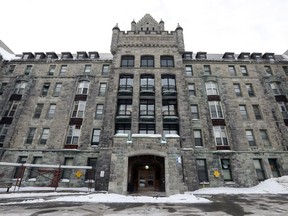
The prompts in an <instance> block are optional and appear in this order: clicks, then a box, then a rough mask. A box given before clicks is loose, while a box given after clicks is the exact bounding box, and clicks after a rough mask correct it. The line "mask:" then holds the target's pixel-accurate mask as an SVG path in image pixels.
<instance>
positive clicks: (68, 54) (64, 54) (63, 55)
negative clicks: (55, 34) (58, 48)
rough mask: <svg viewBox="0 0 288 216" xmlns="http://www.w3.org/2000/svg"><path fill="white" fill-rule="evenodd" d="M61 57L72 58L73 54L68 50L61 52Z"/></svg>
mask: <svg viewBox="0 0 288 216" xmlns="http://www.w3.org/2000/svg"><path fill="white" fill-rule="evenodd" d="M61 58H62V59H73V55H72V54H71V53H70V52H62V56H61Z"/></svg>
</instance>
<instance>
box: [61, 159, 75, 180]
mask: <svg viewBox="0 0 288 216" xmlns="http://www.w3.org/2000/svg"><path fill="white" fill-rule="evenodd" d="M64 165H66V166H72V165H73V158H70V157H65V159H64ZM71 173H72V169H65V168H64V169H63V170H62V176H61V179H70V175H71Z"/></svg>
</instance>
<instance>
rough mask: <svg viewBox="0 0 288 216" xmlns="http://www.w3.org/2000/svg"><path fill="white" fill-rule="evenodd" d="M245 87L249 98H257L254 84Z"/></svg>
mask: <svg viewBox="0 0 288 216" xmlns="http://www.w3.org/2000/svg"><path fill="white" fill-rule="evenodd" d="M245 86H246V89H247V94H248V96H249V97H255V96H256V95H255V91H254V89H253V85H252V83H246V84H245Z"/></svg>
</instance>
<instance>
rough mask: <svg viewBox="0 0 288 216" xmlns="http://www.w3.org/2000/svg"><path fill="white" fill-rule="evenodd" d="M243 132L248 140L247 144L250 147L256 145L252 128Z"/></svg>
mask: <svg viewBox="0 0 288 216" xmlns="http://www.w3.org/2000/svg"><path fill="white" fill-rule="evenodd" d="M245 133H246V139H247V141H248V145H249V146H250V147H255V146H257V144H256V140H255V136H254V132H253V130H252V129H246V130H245Z"/></svg>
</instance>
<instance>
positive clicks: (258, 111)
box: [252, 104, 263, 120]
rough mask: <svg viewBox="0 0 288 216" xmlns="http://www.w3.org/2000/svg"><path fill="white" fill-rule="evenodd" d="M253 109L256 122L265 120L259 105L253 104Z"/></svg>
mask: <svg viewBox="0 0 288 216" xmlns="http://www.w3.org/2000/svg"><path fill="white" fill-rule="evenodd" d="M252 109H253V113H254V116H255V119H256V120H263V116H262V113H261V109H260V106H259V105H258V104H253V105H252Z"/></svg>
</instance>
